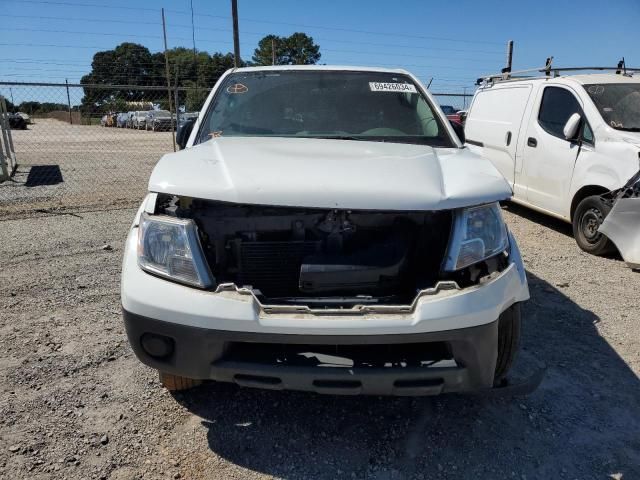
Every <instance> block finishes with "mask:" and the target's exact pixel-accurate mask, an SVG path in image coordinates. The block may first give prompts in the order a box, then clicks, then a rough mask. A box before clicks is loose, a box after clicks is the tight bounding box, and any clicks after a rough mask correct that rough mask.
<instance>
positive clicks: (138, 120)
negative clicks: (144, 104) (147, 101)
mask: <svg viewBox="0 0 640 480" xmlns="http://www.w3.org/2000/svg"><path fill="white" fill-rule="evenodd" d="M148 114H149V112H148V111H144V110H138V111H136V112H134V113H133V117H132V119H131V128H137V129H138V130H141V129H143V128H146V125H147V115H148Z"/></svg>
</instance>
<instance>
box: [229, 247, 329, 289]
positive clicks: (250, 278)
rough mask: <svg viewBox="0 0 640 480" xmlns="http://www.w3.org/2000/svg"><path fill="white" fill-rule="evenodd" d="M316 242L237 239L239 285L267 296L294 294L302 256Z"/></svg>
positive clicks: (314, 248) (305, 254)
mask: <svg viewBox="0 0 640 480" xmlns="http://www.w3.org/2000/svg"><path fill="white" fill-rule="evenodd" d="M320 243H321V242H320V241H286V242H241V243H240V272H239V280H240V284H241V285H251V286H252V287H253V288H258V289H260V290H261V291H262V293H263V294H264V295H266V296H268V297H281V296H282V297H285V296H296V295H298V294H299V293H300V291H299V290H298V280H299V277H300V265H301V264H302V261H303V259H304V258H305V257H306V256H308V255H312V254H314V253H316V252H317V251H319V249H320Z"/></svg>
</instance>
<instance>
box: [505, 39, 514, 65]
mask: <svg viewBox="0 0 640 480" xmlns="http://www.w3.org/2000/svg"><path fill="white" fill-rule="evenodd" d="M512 66H513V40H509V41H508V42H507V66H506V67H505V68H503V69H502V73H511V67H512Z"/></svg>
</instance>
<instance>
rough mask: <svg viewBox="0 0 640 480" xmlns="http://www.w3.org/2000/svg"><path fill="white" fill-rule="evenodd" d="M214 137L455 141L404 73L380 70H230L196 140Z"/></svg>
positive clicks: (445, 143)
mask: <svg viewBox="0 0 640 480" xmlns="http://www.w3.org/2000/svg"><path fill="white" fill-rule="evenodd" d="M219 136H224V137H231V136H233V137H238V136H247V137H298V138H326V139H337V140H368V141H380V142H397V143H416V144H424V145H431V146H440V147H453V146H454V144H453V142H452V140H451V138H450V137H449V135H448V133H447V131H446V130H445V128H444V126H443V125H442V122H441V121H440V119H439V118H438V116H437V115H436V114H435V113H434V109H433V108H432V106H431V104H430V103H429V101H428V99H427V98H426V97H424V96H423V95H422V93H421V92H420V90H418V88H417V86H416V85H415V84H414V82H413V81H412V80H411V78H410V77H408V76H406V75H401V74H395V73H385V72H349V71H276V70H273V71H261V72H237V73H233V74H231V75H229V76H228V77H227V78H226V80H225V82H224V83H223V85H221V87H220V88H219V90H218V92H217V93H216V96H215V98H214V99H213V101H212V102H211V104H210V105H209V108H208V110H207V112H206V114H205V117H204V120H203V122H202V127H201V128H200V131H199V133H198V143H201V142H205V141H207V140H209V139H211V138H213V137H219Z"/></svg>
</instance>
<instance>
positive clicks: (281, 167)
mask: <svg viewBox="0 0 640 480" xmlns="http://www.w3.org/2000/svg"><path fill="white" fill-rule="evenodd" d="M149 191H151V192H161V193H168V194H173V195H180V196H189V197H195V198H203V199H210V200H219V201H226V202H235V203H249V204H259V205H279V206H300V207H318V208H348V209H368V210H439V209H450V208H458V207H464V206H470V205H477V204H480V203H486V202H492V201H496V200H503V199H506V198H509V197H510V196H511V189H510V187H509V185H508V184H507V182H506V181H505V180H504V178H503V177H502V175H500V173H499V172H498V171H497V170H496V169H495V168H494V167H493V165H492V164H491V162H489V161H488V160H485V159H483V158H481V157H478V156H477V155H475V154H473V153H471V152H470V151H469V150H468V149H466V148H464V149H458V148H432V147H428V146H424V145H407V144H399V143H382V142H364V141H353V140H325V139H307V138H255V137H244V138H241V137H227V138H224V137H221V138H217V139H213V140H210V141H208V142H205V143H203V144H200V145H197V146H195V147H192V148H189V149H187V150H183V151H180V152H176V153H171V154H168V155H165V156H164V157H163V158H162V159H161V160H160V161H159V162H158V164H157V165H156V167H155V168H154V170H153V173H152V174H151V179H150V180H149Z"/></svg>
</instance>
